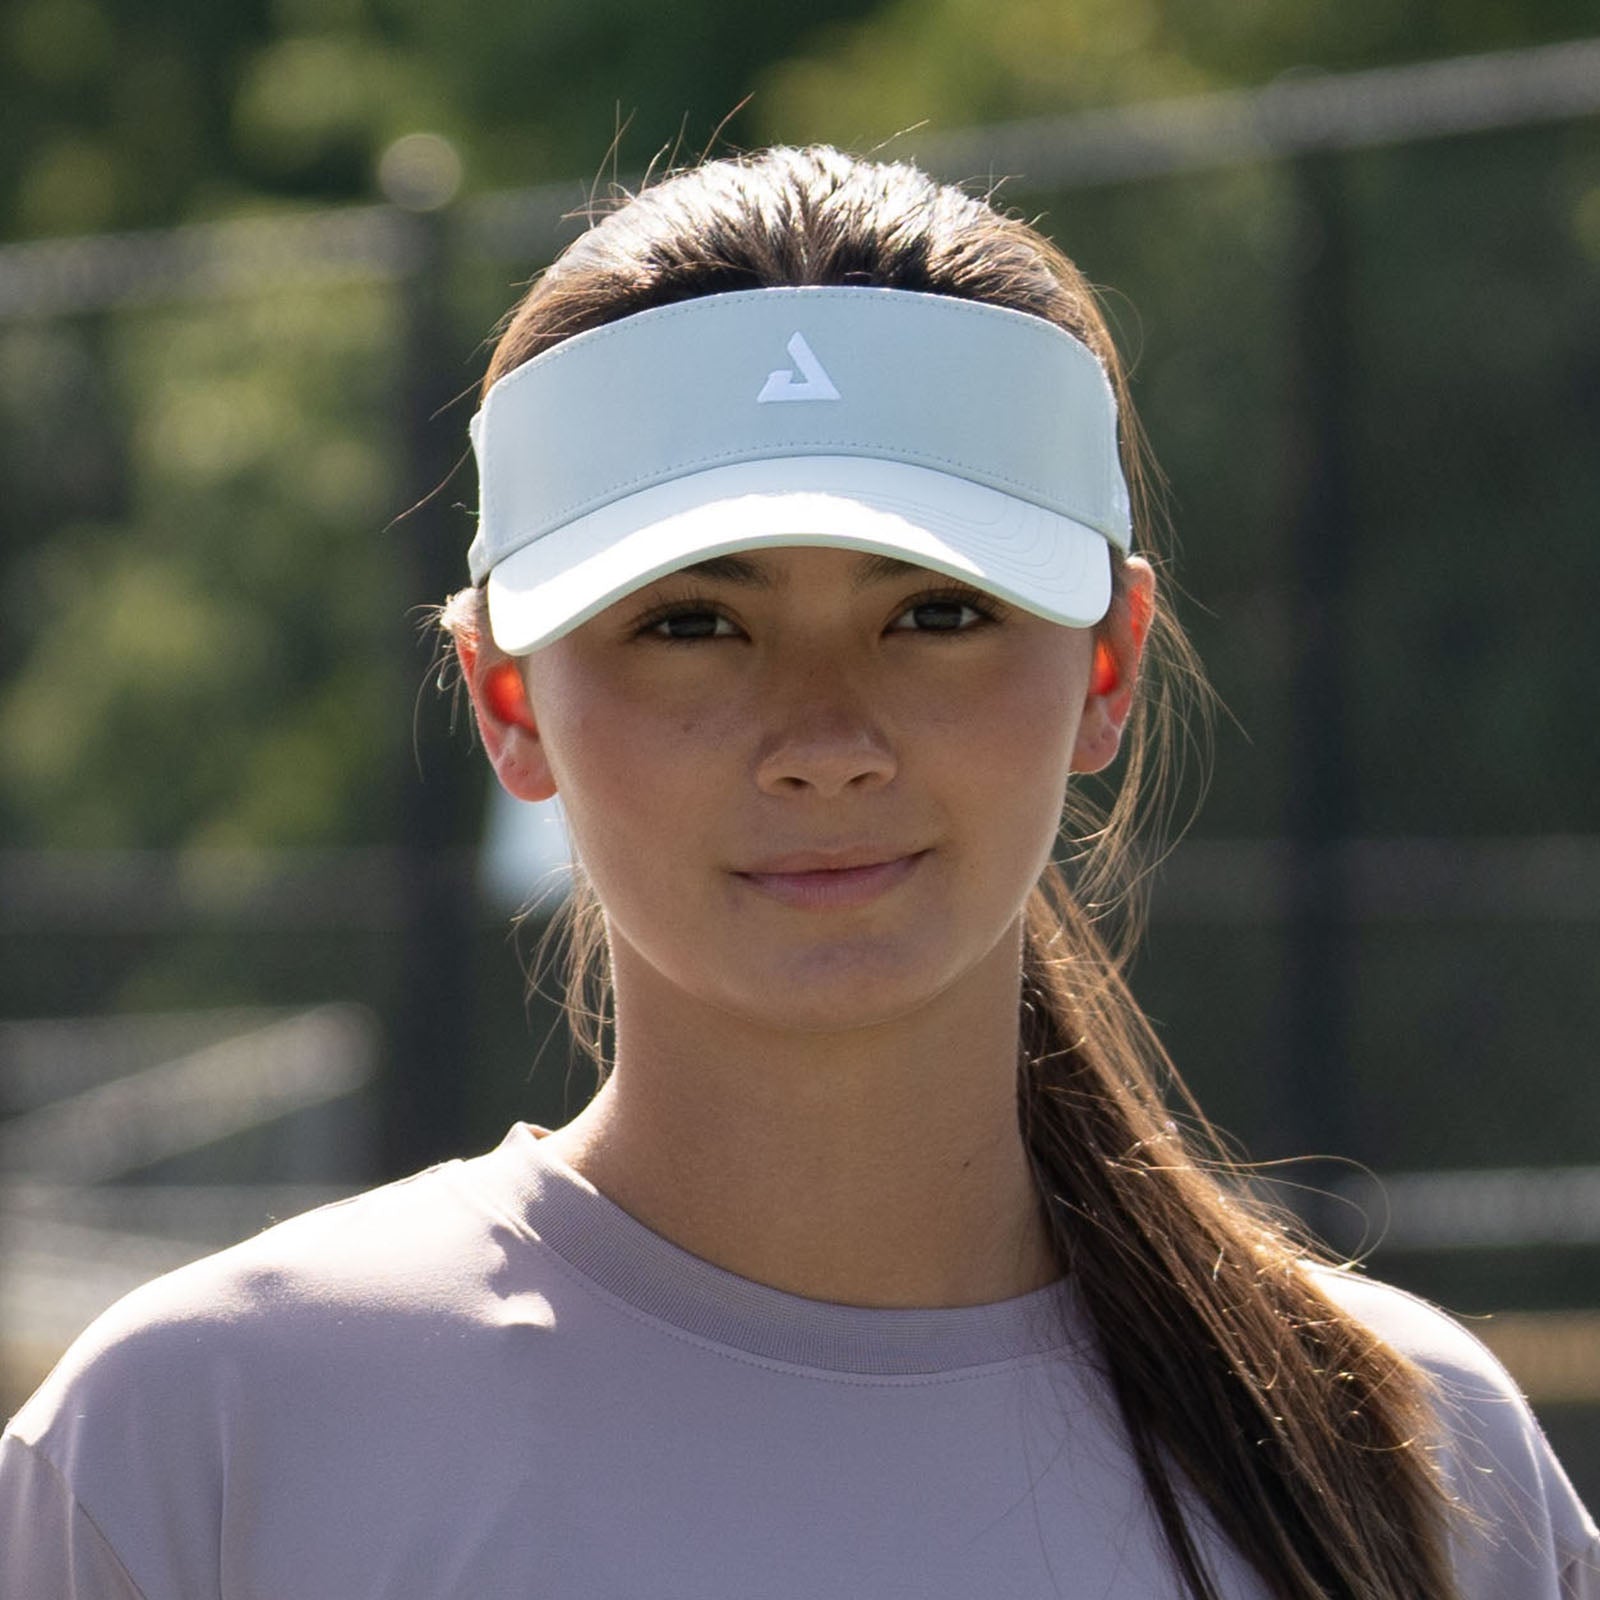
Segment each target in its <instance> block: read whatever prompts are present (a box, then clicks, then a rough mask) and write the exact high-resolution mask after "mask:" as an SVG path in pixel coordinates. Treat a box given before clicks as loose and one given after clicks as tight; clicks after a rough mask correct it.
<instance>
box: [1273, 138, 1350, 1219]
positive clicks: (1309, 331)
mask: <svg viewBox="0 0 1600 1600" xmlns="http://www.w3.org/2000/svg"><path fill="white" fill-rule="evenodd" d="M1290 175H1291V182H1292V183H1293V185H1294V190H1295V197H1296V199H1297V201H1298V205H1297V213H1298V216H1299V218H1300V222H1299V237H1298V240H1297V246H1298V249H1297V259H1296V260H1295V262H1294V272H1293V279H1292V284H1293V287H1292V291H1291V302H1290V315H1291V331H1290V342H1291V356H1290V359H1291V361H1292V362H1293V364H1294V373H1293V378H1294V381H1293V384H1292V386H1291V387H1292V393H1293V395H1294V397H1295V399H1294V404H1293V408H1292V413H1291V421H1290V457H1289V472H1290V515H1291V528H1290V561H1289V581H1290V590H1289V619H1290V629H1289V639H1290V658H1289V659H1290V677H1289V696H1290V715H1289V747H1288V784H1287V796H1286V815H1285V818H1284V825H1285V826H1284V831H1285V834H1286V835H1287V843H1288V849H1287V852H1286V857H1285V859H1286V862H1287V872H1286V882H1285V884H1284V893H1285V911H1286V917H1285V923H1284V929H1285V932H1284V969H1283V970H1284V975H1283V996H1282V1002H1281V1003H1282V1015H1283V1023H1282V1026H1281V1027H1280V1029H1279V1033H1278V1036H1279V1039H1280V1041H1281V1048H1282V1050H1283V1053H1284V1062H1285V1079H1286V1089H1287V1102H1288V1111H1289V1117H1290V1124H1291V1126H1290V1137H1291V1142H1292V1146H1293V1148H1294V1150H1295V1152H1296V1153H1297V1154H1313V1153H1314V1154H1333V1155H1339V1156H1345V1155H1354V1154H1358V1153H1359V1152H1358V1150H1356V1149H1355V1148H1354V1147H1353V1143H1352V1141H1353V1139H1354V1136H1355V1128H1354V1126H1353V1118H1352V1116H1351V1092H1350V1062H1349V1048H1350V1027H1349V1019H1350V1000H1351V980H1352V972H1351V957H1352V950H1351V921H1350V902H1349V890H1348V885H1347V882H1346V861H1345V855H1346V852H1345V846H1346V842H1347V840H1348V838H1349V835H1350V832H1351V824H1352V805H1353V795H1352V793H1351V785H1350V779H1349V751H1348V748H1347V745H1348V739H1347V712H1346V703H1345V688H1344V677H1345V637H1346V633H1345V606H1346V597H1347V594H1348V589H1349V578H1350V571H1351V554H1352V547H1353V543H1354V534H1355V527H1354V509H1355V508H1354V493H1353V484H1352V472H1353V461H1352V448H1351V437H1350V409H1351V393H1350V389H1351V383H1352V378H1353V374H1352V367H1351V349H1352V337H1351V325H1350V317H1351V312H1350V303H1349V302H1350V277H1349V258H1348V256H1349V241H1348V232H1347V227H1346V218H1345V204H1344V195H1343V186H1342V183H1341V176H1342V175H1341V171H1340V164H1339V157H1338V156H1337V155H1336V154H1332V153H1329V154H1315V155H1307V156H1302V157H1301V158H1299V159H1298V160H1297V161H1295V162H1294V163H1293V165H1292V166H1291V168H1290ZM1301 1204H1302V1215H1303V1216H1304V1218H1305V1220H1306V1222H1307V1223H1308V1224H1309V1225H1310V1226H1311V1227H1312V1228H1313V1229H1314V1230H1315V1231H1316V1232H1317V1233H1319V1234H1320V1235H1321V1236H1322V1237H1324V1238H1326V1239H1328V1241H1329V1242H1330V1243H1332V1244H1335V1246H1336V1247H1337V1245H1338V1239H1339V1236H1340V1235H1341V1234H1343V1233H1345V1232H1348V1228H1347V1227H1346V1226H1345V1212H1346V1210H1347V1208H1343V1207H1339V1206H1338V1205H1337V1203H1336V1202H1333V1201H1332V1200H1331V1197H1327V1196H1323V1195H1321V1194H1318V1193H1307V1194H1305V1195H1304V1199H1303V1201H1302V1203H1301Z"/></svg>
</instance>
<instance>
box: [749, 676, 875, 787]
mask: <svg viewBox="0 0 1600 1600" xmlns="http://www.w3.org/2000/svg"><path fill="white" fill-rule="evenodd" d="M896 765H897V764H896V761H895V755H894V750H893V746H892V745H891V743H890V740H889V738H888V735H887V734H886V732H885V730H884V728H883V726H882V724H881V723H880V722H879V721H878V719H877V718H876V717H874V716H873V715H872V713H871V710H870V709H869V707H868V706H867V705H866V704H865V703H864V699H863V697H862V695H861V693H860V691H859V688H857V687H855V686H852V685H851V684H850V683H848V682H846V681H842V678H841V675H839V674H837V673H834V672H830V671H828V670H827V669H826V668H819V669H817V670H814V671H812V672H809V673H807V674H805V676H804V679H803V680H802V681H801V682H799V683H798V684H796V685H795V689H794V692H793V693H792V694H790V695H788V696H786V697H785V698H784V700H783V702H782V704H781V705H780V706H779V707H778V708H777V709H776V713H775V715H774V719H773V721H772V723H771V725H770V727H769V730H768V732H767V734H766V736H765V738H763V740H762V743H761V747H760V749H759V751H758V753H757V757H756V784H757V786H758V787H759V788H760V789H761V790H762V791H763V793H766V794H774V795H793V794H803V793H807V792H809V793H813V794H816V795H818V796H823V797H831V796H837V795H841V794H844V793H845V792H847V791H849V790H852V789H855V790H860V789H875V788H880V787H881V786H882V785H884V784H886V783H889V782H890V781H891V780H892V779H893V778H894V775H895V770H896Z"/></svg>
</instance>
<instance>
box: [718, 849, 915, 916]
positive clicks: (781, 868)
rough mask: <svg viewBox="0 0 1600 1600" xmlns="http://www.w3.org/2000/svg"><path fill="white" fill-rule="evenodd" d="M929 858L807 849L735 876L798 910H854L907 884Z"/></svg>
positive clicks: (911, 854)
mask: <svg viewBox="0 0 1600 1600" xmlns="http://www.w3.org/2000/svg"><path fill="white" fill-rule="evenodd" d="M927 854H928V852H927V851H926V850H915V851H910V852H908V853H906V854H903V855H896V854H894V853H893V852H892V851H888V850H884V849H883V848H881V847H879V848H871V847H861V848H856V849H851V850H803V851H797V852H795V853H794V854H791V855H784V856H774V857H772V858H771V859H770V860H767V861H763V862H762V863H761V864H760V865H759V866H758V867H754V868H749V869H746V870H744V871H741V872H736V873H735V874H734V876H735V877H736V878H738V879H740V880H741V881H742V882H744V883H746V884H748V885H749V886H750V888H752V889H753V890H755V892H756V893H757V894H760V895H763V896H765V897H766V898H768V899H772V900H776V901H778V902H779V903H780V904H782V905H787V906H791V907H793V908H795V909H796V910H801V911H830V910H833V911H837V910H850V909H852V908H855V907H858V906H864V905H868V904H870V903H871V902H872V901H874V900H876V899H878V898H879V896H881V895H884V894H887V893H888V892H889V891H890V890H891V889H894V888H897V887H898V886H899V885H900V884H902V883H904V882H905V881H906V879H907V878H909V877H911V876H912V874H913V873H915V872H916V870H917V868H918V867H919V866H920V865H921V863H922V861H923V860H924V859H925V858H926V856H927Z"/></svg>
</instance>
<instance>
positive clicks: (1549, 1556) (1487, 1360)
mask: <svg viewBox="0 0 1600 1600" xmlns="http://www.w3.org/2000/svg"><path fill="white" fill-rule="evenodd" d="M1319 1282H1320V1283H1321V1285H1322V1287H1323V1288H1324V1289H1325V1291H1326V1292H1327V1293H1328V1294H1329V1295H1330V1296H1331V1298H1333V1299H1334V1300H1335V1301H1336V1302H1337V1303H1338V1304H1340V1305H1341V1306H1343V1307H1344V1309H1345V1310H1346V1311H1348V1312H1350V1313H1351V1314H1352V1315H1353V1316H1356V1317H1358V1318H1359V1319H1360V1320H1361V1321H1362V1322H1364V1323H1366V1324H1367V1326H1368V1327H1370V1328H1371V1329H1372V1330H1373V1331H1374V1332H1375V1333H1377V1334H1378V1335H1379V1336H1380V1337H1381V1338H1383V1339H1384V1340H1385V1341H1386V1342H1387V1343H1388V1344H1390V1345H1392V1346H1393V1347H1394V1348H1395V1349H1396V1350H1398V1351H1399V1352H1400V1353H1401V1354H1403V1355H1405V1356H1407V1357H1409V1358H1410V1359H1411V1360H1412V1361H1414V1362H1416V1363H1417V1365H1418V1366H1420V1367H1421V1368H1422V1369H1423V1371H1424V1372H1425V1373H1426V1374H1427V1375H1428V1376H1429V1378H1430V1379H1431V1380H1432V1381H1433V1384H1434V1388H1435V1415H1436V1418H1437V1427H1436V1430H1435V1437H1434V1439H1433V1440H1432V1441H1431V1443H1432V1448H1433V1449H1434V1450H1435V1451H1436V1452H1437V1455H1438V1459H1439V1462H1440V1466H1441V1468H1442V1470H1443V1473H1444V1477H1445V1480H1446V1482H1447V1484H1448V1486H1449V1488H1450V1490H1451V1492H1452V1494H1453V1495H1454V1497H1455V1500H1456V1502H1457V1505H1458V1508H1459V1510H1460V1513H1461V1514H1460V1515H1459V1516H1458V1517H1457V1519H1456V1522H1455V1527H1454V1530H1453V1535H1452V1554H1453V1559H1454V1565H1455V1570H1456V1577H1457V1581H1458V1583H1459V1584H1460V1588H1461V1595H1462V1600H1507V1597H1508V1596H1512V1595H1515V1596H1516V1597H1517V1600H1600V1534H1597V1532H1596V1530H1595V1524H1594V1520H1593V1519H1592V1518H1591V1517H1590V1515H1589V1513H1588V1512H1587V1511H1586V1510H1585V1509H1584V1506H1583V1503H1582V1502H1581V1501H1580V1500H1579V1499H1578V1495H1577V1491H1576V1490H1574V1488H1573V1487H1572V1483H1571V1481H1570V1480H1569V1479H1568V1477H1567V1475H1566V1473H1565V1472H1564V1471H1563V1470H1562V1467H1561V1463H1560V1462H1559V1461H1558V1460H1557V1459H1556V1456H1555V1453H1554V1451H1552V1450H1551V1448H1550V1445H1549V1442H1548V1441H1547V1440H1546V1438H1545V1436H1544V1432H1543V1430H1542V1429H1541V1428H1540V1426H1539V1424H1538V1421H1537V1420H1536V1419H1535V1417H1534V1415H1533V1412H1532V1410H1531V1409H1530V1408H1529V1406H1528V1403H1527V1401H1526V1400H1525V1399H1524V1398H1523V1395H1522V1392H1521V1390H1519V1389H1518V1387H1517V1385H1516V1382H1515V1380H1514V1379H1513V1378H1512V1377H1511V1375H1510V1374H1509V1373H1508V1372H1507V1371H1506V1369H1505V1368H1504V1367H1503V1366H1501V1364H1500V1362H1499V1361H1498V1360H1497V1359H1496V1358H1495V1356H1494V1355H1493V1354H1492V1353H1491V1352H1490V1351H1489V1350H1488V1349H1487V1348H1486V1347H1485V1346H1484V1344H1483V1343H1482V1342H1481V1341H1480V1340H1478V1339H1476V1338H1474V1337H1473V1335H1472V1334H1471V1333H1469V1332H1468V1331H1467V1330H1466V1329H1465V1328H1463V1327H1462V1326H1461V1325H1460V1324H1459V1323H1457V1322H1456V1321H1454V1320H1453V1319H1452V1318H1451V1317H1449V1316H1447V1315H1446V1314H1445V1313H1444V1312H1442V1311H1440V1310H1439V1309H1438V1308H1437V1307H1435V1306H1432V1305H1429V1304H1428V1303H1427V1302H1426V1301H1424V1300H1420V1299H1418V1298H1417V1297H1416V1296H1414V1295H1410V1294H1406V1293H1404V1292H1403V1291H1401V1290H1399V1289H1394V1288H1390V1287H1389V1286H1388V1285H1386V1284H1381V1283H1374V1282H1372V1281H1371V1280H1370V1279H1364V1278H1360V1277H1357V1276H1356V1275H1354V1274H1352V1273H1344V1272H1328V1273H1326V1274H1322V1275H1319Z"/></svg>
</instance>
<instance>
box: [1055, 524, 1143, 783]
mask: <svg viewBox="0 0 1600 1600" xmlns="http://www.w3.org/2000/svg"><path fill="white" fill-rule="evenodd" d="M1155 600H1156V575H1155V572H1154V571H1153V570H1152V569H1151V566H1150V563H1149V562H1148V561H1146V560H1144V559H1143V558H1142V557H1140V556H1130V557H1129V558H1128V560H1127V561H1126V562H1125V563H1124V564H1123V568H1122V582H1121V584H1120V586H1119V588H1118V592H1117V593H1116V594H1115V595H1114V596H1113V597H1112V601H1111V609H1110V610H1109V611H1108V612H1107V613H1106V615H1105V617H1104V619H1103V620H1102V621H1101V623H1100V625H1099V627H1098V628H1096V629H1095V641H1094V659H1093V664H1092V666H1091V668H1090V671H1089V684H1088V689H1087V692H1086V694H1085V696H1084V701H1083V715H1082V717H1080V718H1079V720H1078V737H1077V741H1076V743H1075V744H1074V745H1073V748H1072V770H1073V771H1074V772H1100V771H1102V770H1103V769H1104V768H1106V767H1109V766H1110V765H1111V763H1112V761H1113V760H1115V759H1116V754H1117V748H1118V746H1119V745H1120V744H1121V743H1122V730H1123V728H1124V727H1125V726H1126V725H1127V721H1128V713H1129V712H1130V711H1132V710H1133V686H1134V684H1135V683H1137V682H1138V679H1139V662H1140V660H1141V659H1142V658H1143V656H1144V641H1145V636H1146V635H1147V634H1148V633H1149V631H1150V618H1151V616H1152V615H1153V614H1154V612H1155Z"/></svg>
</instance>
